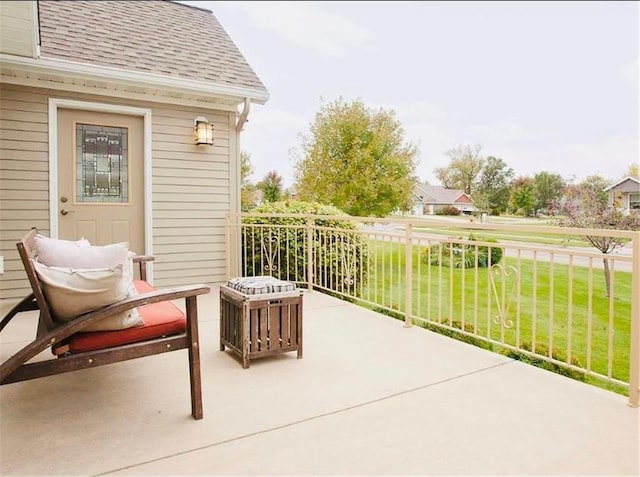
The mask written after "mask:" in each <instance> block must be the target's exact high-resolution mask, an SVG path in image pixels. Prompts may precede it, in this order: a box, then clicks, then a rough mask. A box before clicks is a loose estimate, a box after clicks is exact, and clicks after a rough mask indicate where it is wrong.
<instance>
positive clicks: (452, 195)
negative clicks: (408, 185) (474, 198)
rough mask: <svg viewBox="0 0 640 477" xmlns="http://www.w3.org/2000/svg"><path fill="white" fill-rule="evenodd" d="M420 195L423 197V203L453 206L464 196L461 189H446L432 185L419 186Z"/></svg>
mask: <svg viewBox="0 0 640 477" xmlns="http://www.w3.org/2000/svg"><path fill="white" fill-rule="evenodd" d="M417 190H418V192H417V193H418V195H421V196H422V197H423V200H422V202H423V203H431V202H433V203H437V204H453V203H454V202H455V201H456V200H457V199H458V197H460V196H461V195H462V194H464V191H463V190H461V189H445V188H444V187H442V186H439V185H431V184H419V185H418V188H417Z"/></svg>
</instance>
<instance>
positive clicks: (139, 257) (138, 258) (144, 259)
mask: <svg viewBox="0 0 640 477" xmlns="http://www.w3.org/2000/svg"><path fill="white" fill-rule="evenodd" d="M155 259H156V257H154V256H153V255H136V256H135V257H133V263H141V262H153V261H155Z"/></svg>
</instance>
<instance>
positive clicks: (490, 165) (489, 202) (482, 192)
mask: <svg viewBox="0 0 640 477" xmlns="http://www.w3.org/2000/svg"><path fill="white" fill-rule="evenodd" d="M512 180H513V169H512V168H511V167H509V166H507V163H506V162H504V161H503V160H502V159H499V158H497V157H493V156H489V157H487V159H486V162H485V164H484V167H483V168H482V172H481V173H480V179H479V181H478V185H477V188H476V192H474V194H473V200H474V202H475V203H476V206H477V207H479V208H480V209H481V210H488V211H490V212H491V214H492V215H500V214H502V213H504V212H506V211H507V209H508V208H509V191H510V189H511V181H512Z"/></svg>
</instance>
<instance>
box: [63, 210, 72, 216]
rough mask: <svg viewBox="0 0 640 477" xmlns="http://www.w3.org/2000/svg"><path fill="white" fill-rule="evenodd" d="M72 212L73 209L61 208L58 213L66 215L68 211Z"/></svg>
mask: <svg viewBox="0 0 640 477" xmlns="http://www.w3.org/2000/svg"><path fill="white" fill-rule="evenodd" d="M72 212H73V210H67V209H62V210H61V211H60V213H61V214H62V215H67V214H70V213H72Z"/></svg>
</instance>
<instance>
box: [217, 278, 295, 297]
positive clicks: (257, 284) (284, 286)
mask: <svg viewBox="0 0 640 477" xmlns="http://www.w3.org/2000/svg"><path fill="white" fill-rule="evenodd" d="M227 285H228V286H229V287H230V288H233V289H234V290H237V291H239V292H240V293H243V294H245V295H259V294H262V293H278V292H288V291H294V290H295V289H296V286H295V284H294V283H291V282H285V281H284V280H279V279H277V278H275V277H270V276H258V277H237V278H232V279H231V280H229V282H228V283H227Z"/></svg>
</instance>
